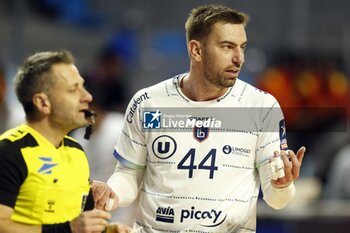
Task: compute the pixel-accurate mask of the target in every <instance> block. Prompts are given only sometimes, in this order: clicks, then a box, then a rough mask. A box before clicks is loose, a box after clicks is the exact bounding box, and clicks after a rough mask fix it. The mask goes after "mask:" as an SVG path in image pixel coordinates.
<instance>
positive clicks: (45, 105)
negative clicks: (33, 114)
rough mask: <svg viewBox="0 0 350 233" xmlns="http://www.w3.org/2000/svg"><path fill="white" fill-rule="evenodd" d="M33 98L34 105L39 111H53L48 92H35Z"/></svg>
mask: <svg viewBox="0 0 350 233" xmlns="http://www.w3.org/2000/svg"><path fill="white" fill-rule="evenodd" d="M32 100H33V104H34V106H35V107H36V109H37V110H38V111H39V112H41V113H43V114H45V115H49V114H50V113H51V102H50V99H49V97H48V96H47V94H45V93H42V92H40V93H35V94H34V96H33V99H32Z"/></svg>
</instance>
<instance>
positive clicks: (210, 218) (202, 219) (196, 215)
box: [156, 206, 227, 227]
mask: <svg viewBox="0 0 350 233" xmlns="http://www.w3.org/2000/svg"><path fill="white" fill-rule="evenodd" d="M226 217H227V214H226V215H225V216H224V215H223V213H222V211H221V210H214V209H211V210H197V209H196V208H195V207H194V206H192V207H191V209H181V210H180V222H181V223H182V222H185V221H188V220H192V221H195V220H198V222H199V223H198V224H199V225H201V226H203V227H216V226H219V225H220V224H222V223H223V222H224V221H225V220H226ZM174 219H175V210H174V209H173V208H171V207H170V206H168V207H158V209H157V210H156V221H159V222H166V223H174Z"/></svg>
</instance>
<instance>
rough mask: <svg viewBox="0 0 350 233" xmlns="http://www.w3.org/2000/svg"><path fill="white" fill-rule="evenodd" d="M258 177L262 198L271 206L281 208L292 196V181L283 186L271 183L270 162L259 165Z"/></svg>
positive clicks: (293, 188) (293, 193)
mask: <svg viewBox="0 0 350 233" xmlns="http://www.w3.org/2000/svg"><path fill="white" fill-rule="evenodd" d="M259 177H260V182H261V189H262V192H263V198H264V200H265V201H266V203H267V204H268V205H269V206H271V207H272V208H274V209H282V208H284V207H285V206H286V205H288V203H289V202H290V201H291V200H292V199H293V198H294V196H295V186H294V184H293V182H292V183H290V184H289V185H288V186H287V187H284V188H276V187H274V186H273V185H272V183H271V181H272V179H273V176H272V172H271V166H270V163H264V164H263V165H261V166H260V167H259Z"/></svg>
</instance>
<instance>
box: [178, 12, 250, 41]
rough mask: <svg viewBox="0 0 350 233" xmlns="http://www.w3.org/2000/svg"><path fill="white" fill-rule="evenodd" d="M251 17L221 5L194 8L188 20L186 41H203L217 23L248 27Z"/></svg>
mask: <svg viewBox="0 0 350 233" xmlns="http://www.w3.org/2000/svg"><path fill="white" fill-rule="evenodd" d="M248 21H249V16H248V15H247V14H245V13H243V12H239V11H237V10H235V9H232V8H229V7H225V6H221V5H205V6H200V7H198V8H194V9H193V10H192V11H191V12H190V14H189V17H188V18H187V21H186V24H185V29H186V40H187V43H188V42H189V41H190V40H202V39H205V38H206V37H207V36H208V35H209V34H210V32H211V28H212V26H213V25H214V24H215V23H217V22H225V23H232V24H243V25H244V26H246V25H247V23H248Z"/></svg>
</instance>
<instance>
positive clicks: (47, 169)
mask: <svg viewBox="0 0 350 233" xmlns="http://www.w3.org/2000/svg"><path fill="white" fill-rule="evenodd" d="M39 159H40V160H41V161H43V162H44V164H43V166H42V167H41V168H40V169H39V170H38V172H39V173H43V174H52V168H53V167H55V166H57V165H58V163H52V158H51V157H39Z"/></svg>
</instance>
